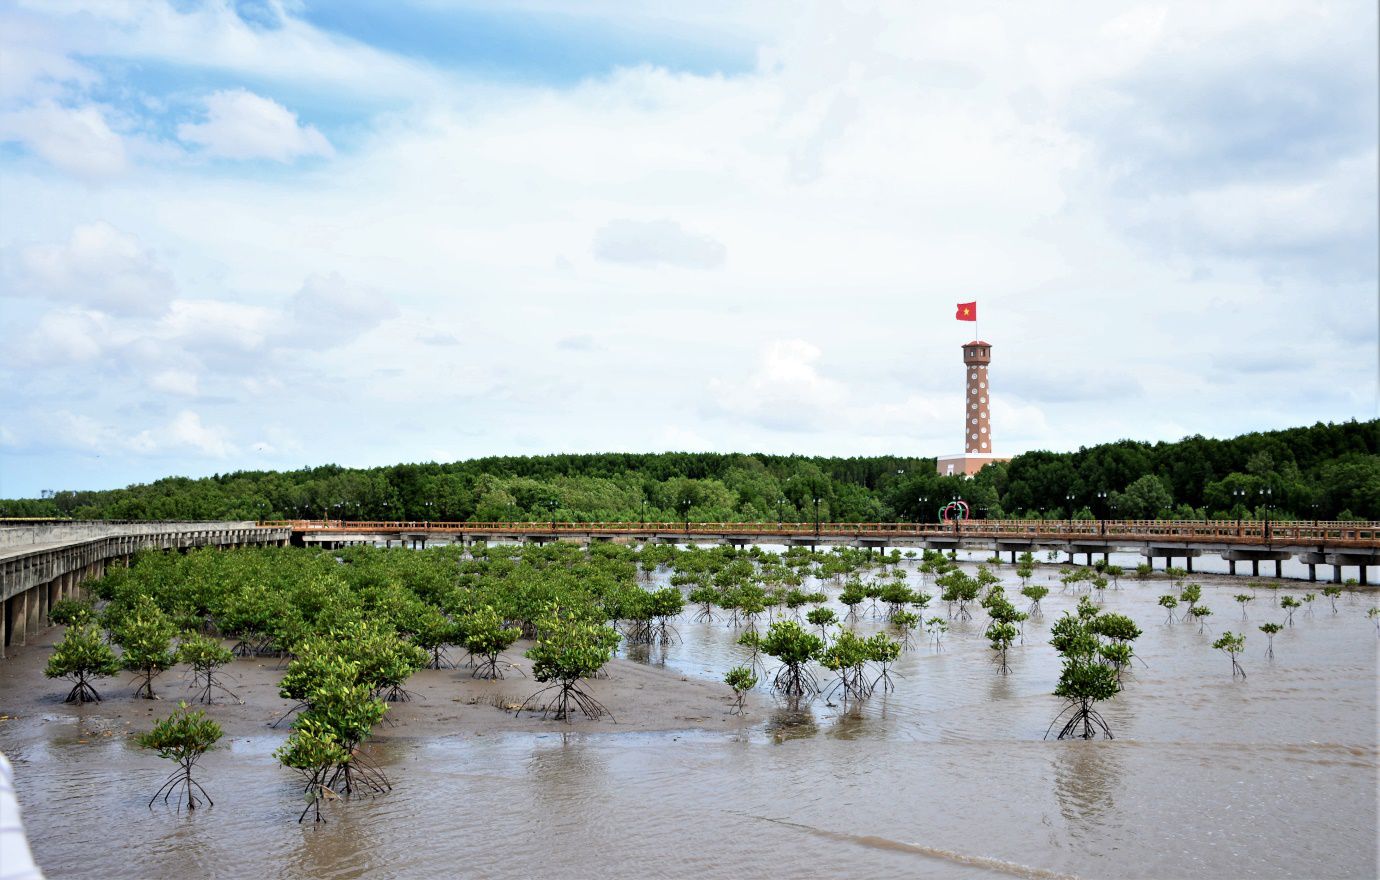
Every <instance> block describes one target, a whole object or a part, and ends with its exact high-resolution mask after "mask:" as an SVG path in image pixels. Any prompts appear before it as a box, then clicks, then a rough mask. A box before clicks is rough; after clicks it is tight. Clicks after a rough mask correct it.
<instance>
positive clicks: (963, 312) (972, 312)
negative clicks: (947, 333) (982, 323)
mask: <svg viewBox="0 0 1380 880" xmlns="http://www.w3.org/2000/svg"><path fill="white" fill-rule="evenodd" d="M954 317H955V318H957V319H958V320H960V321H976V320H977V301H976V300H975V301H973V302H970V303H959V304H958V311H957V312H955V313H954Z"/></svg>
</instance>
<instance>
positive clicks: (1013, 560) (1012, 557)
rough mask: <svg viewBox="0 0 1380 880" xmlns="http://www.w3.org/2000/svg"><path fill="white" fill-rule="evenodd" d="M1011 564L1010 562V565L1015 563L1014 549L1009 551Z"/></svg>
mask: <svg viewBox="0 0 1380 880" xmlns="http://www.w3.org/2000/svg"><path fill="white" fill-rule="evenodd" d="M1011 564H1012V565H1015V564H1016V551H1015V550H1012V551H1011Z"/></svg>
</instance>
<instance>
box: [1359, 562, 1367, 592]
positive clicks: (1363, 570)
mask: <svg viewBox="0 0 1380 880" xmlns="http://www.w3.org/2000/svg"><path fill="white" fill-rule="evenodd" d="M1359 570H1360V572H1361V577H1360V578H1359V580H1360V582H1361V586H1363V587H1364V586H1366V584H1367V581H1366V567H1365V566H1364V565H1362V566H1361V567H1360V569H1359Z"/></svg>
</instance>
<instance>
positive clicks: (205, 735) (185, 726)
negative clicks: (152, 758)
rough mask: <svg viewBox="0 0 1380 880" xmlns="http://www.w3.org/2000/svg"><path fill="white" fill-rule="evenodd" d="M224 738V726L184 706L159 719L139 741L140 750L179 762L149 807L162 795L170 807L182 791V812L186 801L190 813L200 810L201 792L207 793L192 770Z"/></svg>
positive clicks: (151, 800)
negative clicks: (170, 802)
mask: <svg viewBox="0 0 1380 880" xmlns="http://www.w3.org/2000/svg"><path fill="white" fill-rule="evenodd" d="M221 734H222V731H221V728H220V725H219V724H217V723H216V722H215V721H212V720H211V719H210V718H207V717H206V713H205V712H203V711H201V710H200V709H198V710H196V711H192V710H190V709H188V708H187V704H186V703H182V702H179V703H178V704H177V709H176V710H174V711H173V712H172V714H170V715H169V716H168V717H167V718H162V719H159V720H158V721H157V722H156V723H155V724H154V726H153V729H152V730H149V731H146V732H144V733H141V734H139V736H138V737H137V739H136V741H137V742H138V743H139V746H140V748H145V749H151V750H153V751H155V752H157V753H158V757H160V758H165V759H167V760H169V761H175V762H177V769H176V770H174V771H173V773H172V775H171V776H169V777H168V779H167V780H166V781H165V782H164V783H163V785H162V787H160V788H159V789H158V791H156V792H155V793H154V795H153V797H152V798H150V799H149V806H153V802H154V801H155V800H157V799H158V796H159V795H160V794H161V795H163V802H164V803H167V800H168V798H169V797H170V796H171V795H173V794H174V793H176V792H177V790H178V789H179V788H180V789H182V795H180V796H179V797H178V807H179V809H180V808H181V804H182V798H183V797H185V798H186V802H187V809H189V810H194V809H196V807H197V804H198V803H199V802H200V798H198V797H197V796H196V795H197V792H200V793H201V794H203V795H206V790H205V789H204V788H202V787H201V784H200V783H198V782H197V781H196V780H194V779H193V778H192V769H193V768H194V767H195V766H196V763H197V761H198V760H200V759H201V756H202V755H204V754H206V752H208V751H210V750H211V748H213V747H214V746H215V744H216V742H217V741H218V740H219V739H220V738H221ZM206 800H207V802H208V803H213V801H211V797H210V795H206Z"/></svg>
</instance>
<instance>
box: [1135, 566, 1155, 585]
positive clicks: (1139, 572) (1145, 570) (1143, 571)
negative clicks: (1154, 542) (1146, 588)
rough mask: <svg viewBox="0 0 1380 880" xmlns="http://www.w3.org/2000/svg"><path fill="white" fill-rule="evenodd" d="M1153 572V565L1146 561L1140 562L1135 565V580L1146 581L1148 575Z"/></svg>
mask: <svg viewBox="0 0 1380 880" xmlns="http://www.w3.org/2000/svg"><path fill="white" fill-rule="evenodd" d="M1154 573H1155V567H1154V566H1153V565H1151V564H1150V563H1148V562H1142V563H1140V564H1139V565H1137V566H1136V580H1138V581H1148V580H1150V575H1152V574H1154Z"/></svg>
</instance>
